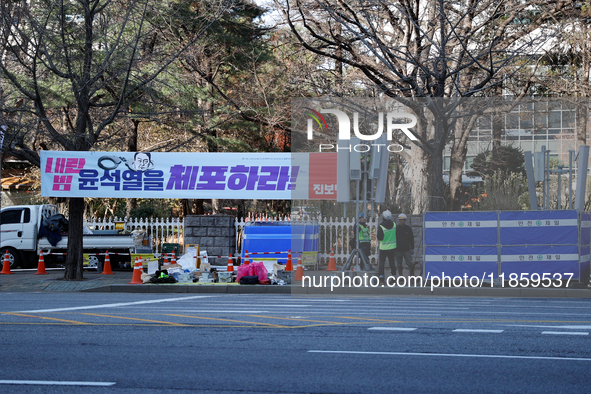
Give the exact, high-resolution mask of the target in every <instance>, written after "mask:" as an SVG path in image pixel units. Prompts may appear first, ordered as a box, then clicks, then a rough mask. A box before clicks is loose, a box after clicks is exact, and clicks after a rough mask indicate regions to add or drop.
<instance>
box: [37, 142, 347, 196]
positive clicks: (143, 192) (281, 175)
mask: <svg viewBox="0 0 591 394" xmlns="http://www.w3.org/2000/svg"><path fill="white" fill-rule="evenodd" d="M296 155H297V159H296V158H295V156H296ZM317 168H322V171H323V174H324V175H323V177H322V178H323V179H322V180H323V181H324V180H325V179H326V177H327V175H326V173H327V172H328V173H330V172H331V171H332V172H333V173H334V178H335V179H336V166H334V167H332V168H327V167H326V166H322V167H320V166H319V167H317ZM300 174H301V175H302V176H299V175H300ZM310 177H314V170H313V168H310V158H309V154H306V153H304V154H301V153H299V154H295V155H294V154H290V153H193V152H153V153H150V152H65V151H42V152H41V195H42V196H45V197H114V198H138V197H141V198H202V199H209V198H226V199H268V200H283V199H285V200H289V199H292V198H294V196H295V195H297V196H298V198H302V197H303V198H307V196H308V193H309V190H310V182H309V180H310ZM328 178H330V176H328ZM330 183H331V181H328V180H327V181H326V182H324V183H323V185H324V184H330ZM312 187H313V186H312ZM323 187H324V186H323ZM324 190H325V193H326V188H325V189H324ZM316 198H318V197H316ZM321 198H323V199H333V198H336V197H334V194H329V193H326V194H325V195H324V196H323V197H321Z"/></svg>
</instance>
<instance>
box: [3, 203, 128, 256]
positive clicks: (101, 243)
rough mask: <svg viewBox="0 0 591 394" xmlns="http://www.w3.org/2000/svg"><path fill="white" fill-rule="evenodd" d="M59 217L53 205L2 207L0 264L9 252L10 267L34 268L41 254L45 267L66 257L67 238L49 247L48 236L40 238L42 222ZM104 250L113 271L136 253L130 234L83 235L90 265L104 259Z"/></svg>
mask: <svg viewBox="0 0 591 394" xmlns="http://www.w3.org/2000/svg"><path fill="white" fill-rule="evenodd" d="M56 214H58V209H57V207H56V206H55V205H50V204H43V205H15V206H9V207H6V208H2V211H1V213H0V228H1V237H2V238H1V247H0V252H1V253H2V264H3V262H4V255H5V254H6V251H8V259H9V261H10V267H11V268H16V267H18V266H21V267H23V268H30V267H35V266H36V265H37V262H38V261H39V254H40V252H41V251H43V254H44V261H45V263H46V264H54V263H57V262H58V261H61V260H63V259H64V257H65V253H66V251H67V249H68V236H67V234H62V235H61V236H62V238H61V240H60V241H58V242H57V243H56V244H55V245H52V244H51V243H50V242H49V240H48V239H47V237H40V234H39V232H40V229H41V226H42V223H43V220H44V219H47V218H49V217H51V216H53V215H56ZM106 250H108V251H109V253H119V254H114V255H110V256H109V258H110V261H111V266H112V267H113V268H116V267H118V266H120V265H124V264H125V263H129V262H130V253H135V242H134V239H133V236H132V235H131V234H118V231H117V230H98V231H93V234H84V235H83V251H84V253H88V254H89V266H96V265H98V264H99V263H101V262H102V261H103V260H104V255H101V254H100V253H104V252H105V251H106Z"/></svg>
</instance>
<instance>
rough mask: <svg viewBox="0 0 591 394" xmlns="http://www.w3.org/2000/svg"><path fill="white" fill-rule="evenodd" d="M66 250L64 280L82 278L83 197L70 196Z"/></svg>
mask: <svg viewBox="0 0 591 394" xmlns="http://www.w3.org/2000/svg"><path fill="white" fill-rule="evenodd" d="M68 212H69V216H70V217H69V219H68V220H69V228H70V230H69V231H68V252H67V254H66V270H65V272H64V280H82V279H84V278H83V271H84V270H83V265H82V261H83V255H82V254H83V253H82V249H83V245H82V239H83V238H82V231H80V230H81V229H82V228H83V225H84V198H82V197H72V198H70V206H69V209H68Z"/></svg>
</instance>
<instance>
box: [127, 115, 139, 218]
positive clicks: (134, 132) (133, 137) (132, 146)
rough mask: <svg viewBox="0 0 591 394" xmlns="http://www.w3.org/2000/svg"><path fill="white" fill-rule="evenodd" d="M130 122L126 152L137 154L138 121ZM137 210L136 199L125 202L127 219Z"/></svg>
mask: <svg viewBox="0 0 591 394" xmlns="http://www.w3.org/2000/svg"><path fill="white" fill-rule="evenodd" d="M131 122H132V123H133V127H132V128H131V130H130V131H129V136H128V138H127V150H128V151H129V152H137V150H138V149H137V148H138V144H137V136H138V130H139V127H140V121H139V120H136V119H132V120H131ZM136 208H137V198H128V199H127V201H126V210H125V215H126V216H127V217H131V212H132V211H133V210H134V209H136Z"/></svg>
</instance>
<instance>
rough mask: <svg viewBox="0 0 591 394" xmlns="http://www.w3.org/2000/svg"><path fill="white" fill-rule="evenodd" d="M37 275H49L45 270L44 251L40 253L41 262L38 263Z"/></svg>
mask: <svg viewBox="0 0 591 394" xmlns="http://www.w3.org/2000/svg"><path fill="white" fill-rule="evenodd" d="M35 275H47V271H45V260H44V259H43V251H41V252H40V253H39V263H38V264H37V272H36V273H35Z"/></svg>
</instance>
